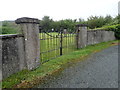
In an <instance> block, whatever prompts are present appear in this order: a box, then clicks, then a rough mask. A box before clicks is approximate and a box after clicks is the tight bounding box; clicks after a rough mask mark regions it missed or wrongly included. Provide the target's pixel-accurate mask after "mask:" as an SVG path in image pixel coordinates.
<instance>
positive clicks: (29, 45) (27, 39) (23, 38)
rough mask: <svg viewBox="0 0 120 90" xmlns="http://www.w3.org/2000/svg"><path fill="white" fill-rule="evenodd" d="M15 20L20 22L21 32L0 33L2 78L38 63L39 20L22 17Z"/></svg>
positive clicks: (36, 65)
mask: <svg viewBox="0 0 120 90" xmlns="http://www.w3.org/2000/svg"><path fill="white" fill-rule="evenodd" d="M15 22H16V23H17V24H20V26H21V33H22V34H13V35H0V55H1V56H0V57H2V58H0V61H1V64H0V67H1V68H2V70H0V72H1V71H2V78H6V77H8V76H10V75H11V74H14V73H16V72H18V71H21V70H23V69H27V70H33V69H36V68H37V67H38V66H39V65H40V40H39V20H38V19H35V18H28V17H23V18H19V19H17V20H16V21H15ZM0 76H1V73H0Z"/></svg>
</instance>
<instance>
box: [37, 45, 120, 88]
mask: <svg viewBox="0 0 120 90" xmlns="http://www.w3.org/2000/svg"><path fill="white" fill-rule="evenodd" d="M38 88H118V46H112V47H109V48H107V49H105V50H103V51H101V52H98V53H95V54H93V55H91V57H89V58H88V59H86V60H84V61H82V62H78V63H77V64H75V65H74V66H71V67H69V68H67V69H65V70H64V71H63V72H62V73H61V74H60V75H59V76H58V77H56V78H55V79H53V80H51V81H49V82H47V83H45V84H42V85H39V86H38Z"/></svg>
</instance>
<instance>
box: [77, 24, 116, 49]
mask: <svg viewBox="0 0 120 90" xmlns="http://www.w3.org/2000/svg"><path fill="white" fill-rule="evenodd" d="M76 27H77V37H76V44H77V45H76V46H77V48H84V47H86V46H87V45H93V44H97V43H101V42H107V41H112V40H115V39H116V38H115V35H114V34H115V33H114V32H113V31H106V30H88V28H87V25H84V24H78V25H76Z"/></svg>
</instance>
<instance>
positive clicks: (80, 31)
mask: <svg viewBox="0 0 120 90" xmlns="http://www.w3.org/2000/svg"><path fill="white" fill-rule="evenodd" d="M76 27H77V36H76V43H77V49H78V48H83V47H86V45H87V25H85V24H78V25H76Z"/></svg>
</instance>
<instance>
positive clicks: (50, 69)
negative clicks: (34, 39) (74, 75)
mask: <svg viewBox="0 0 120 90" xmlns="http://www.w3.org/2000/svg"><path fill="white" fill-rule="evenodd" d="M116 42H118V41H110V42H104V43H100V44H96V45H91V46H87V47H86V48H83V49H79V50H77V51H74V52H72V53H69V54H66V55H63V56H61V57H59V58H56V59H53V60H51V61H49V62H46V63H44V64H42V65H40V66H39V67H38V68H37V69H35V70H33V71H28V70H23V71H20V72H18V73H16V74H13V75H11V76H10V77H8V78H6V79H4V80H3V82H2V87H3V88H13V87H17V88H30V87H33V86H35V85H37V84H38V83H41V81H42V79H44V78H46V77H49V76H50V75H53V73H54V72H57V71H58V72H59V70H61V69H64V68H65V67H66V66H68V63H69V64H70V65H73V63H77V62H78V61H82V60H84V58H85V57H86V56H88V55H91V54H92V53H94V52H98V51H100V50H103V49H105V48H107V47H110V46H112V45H113V44H112V43H116Z"/></svg>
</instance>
